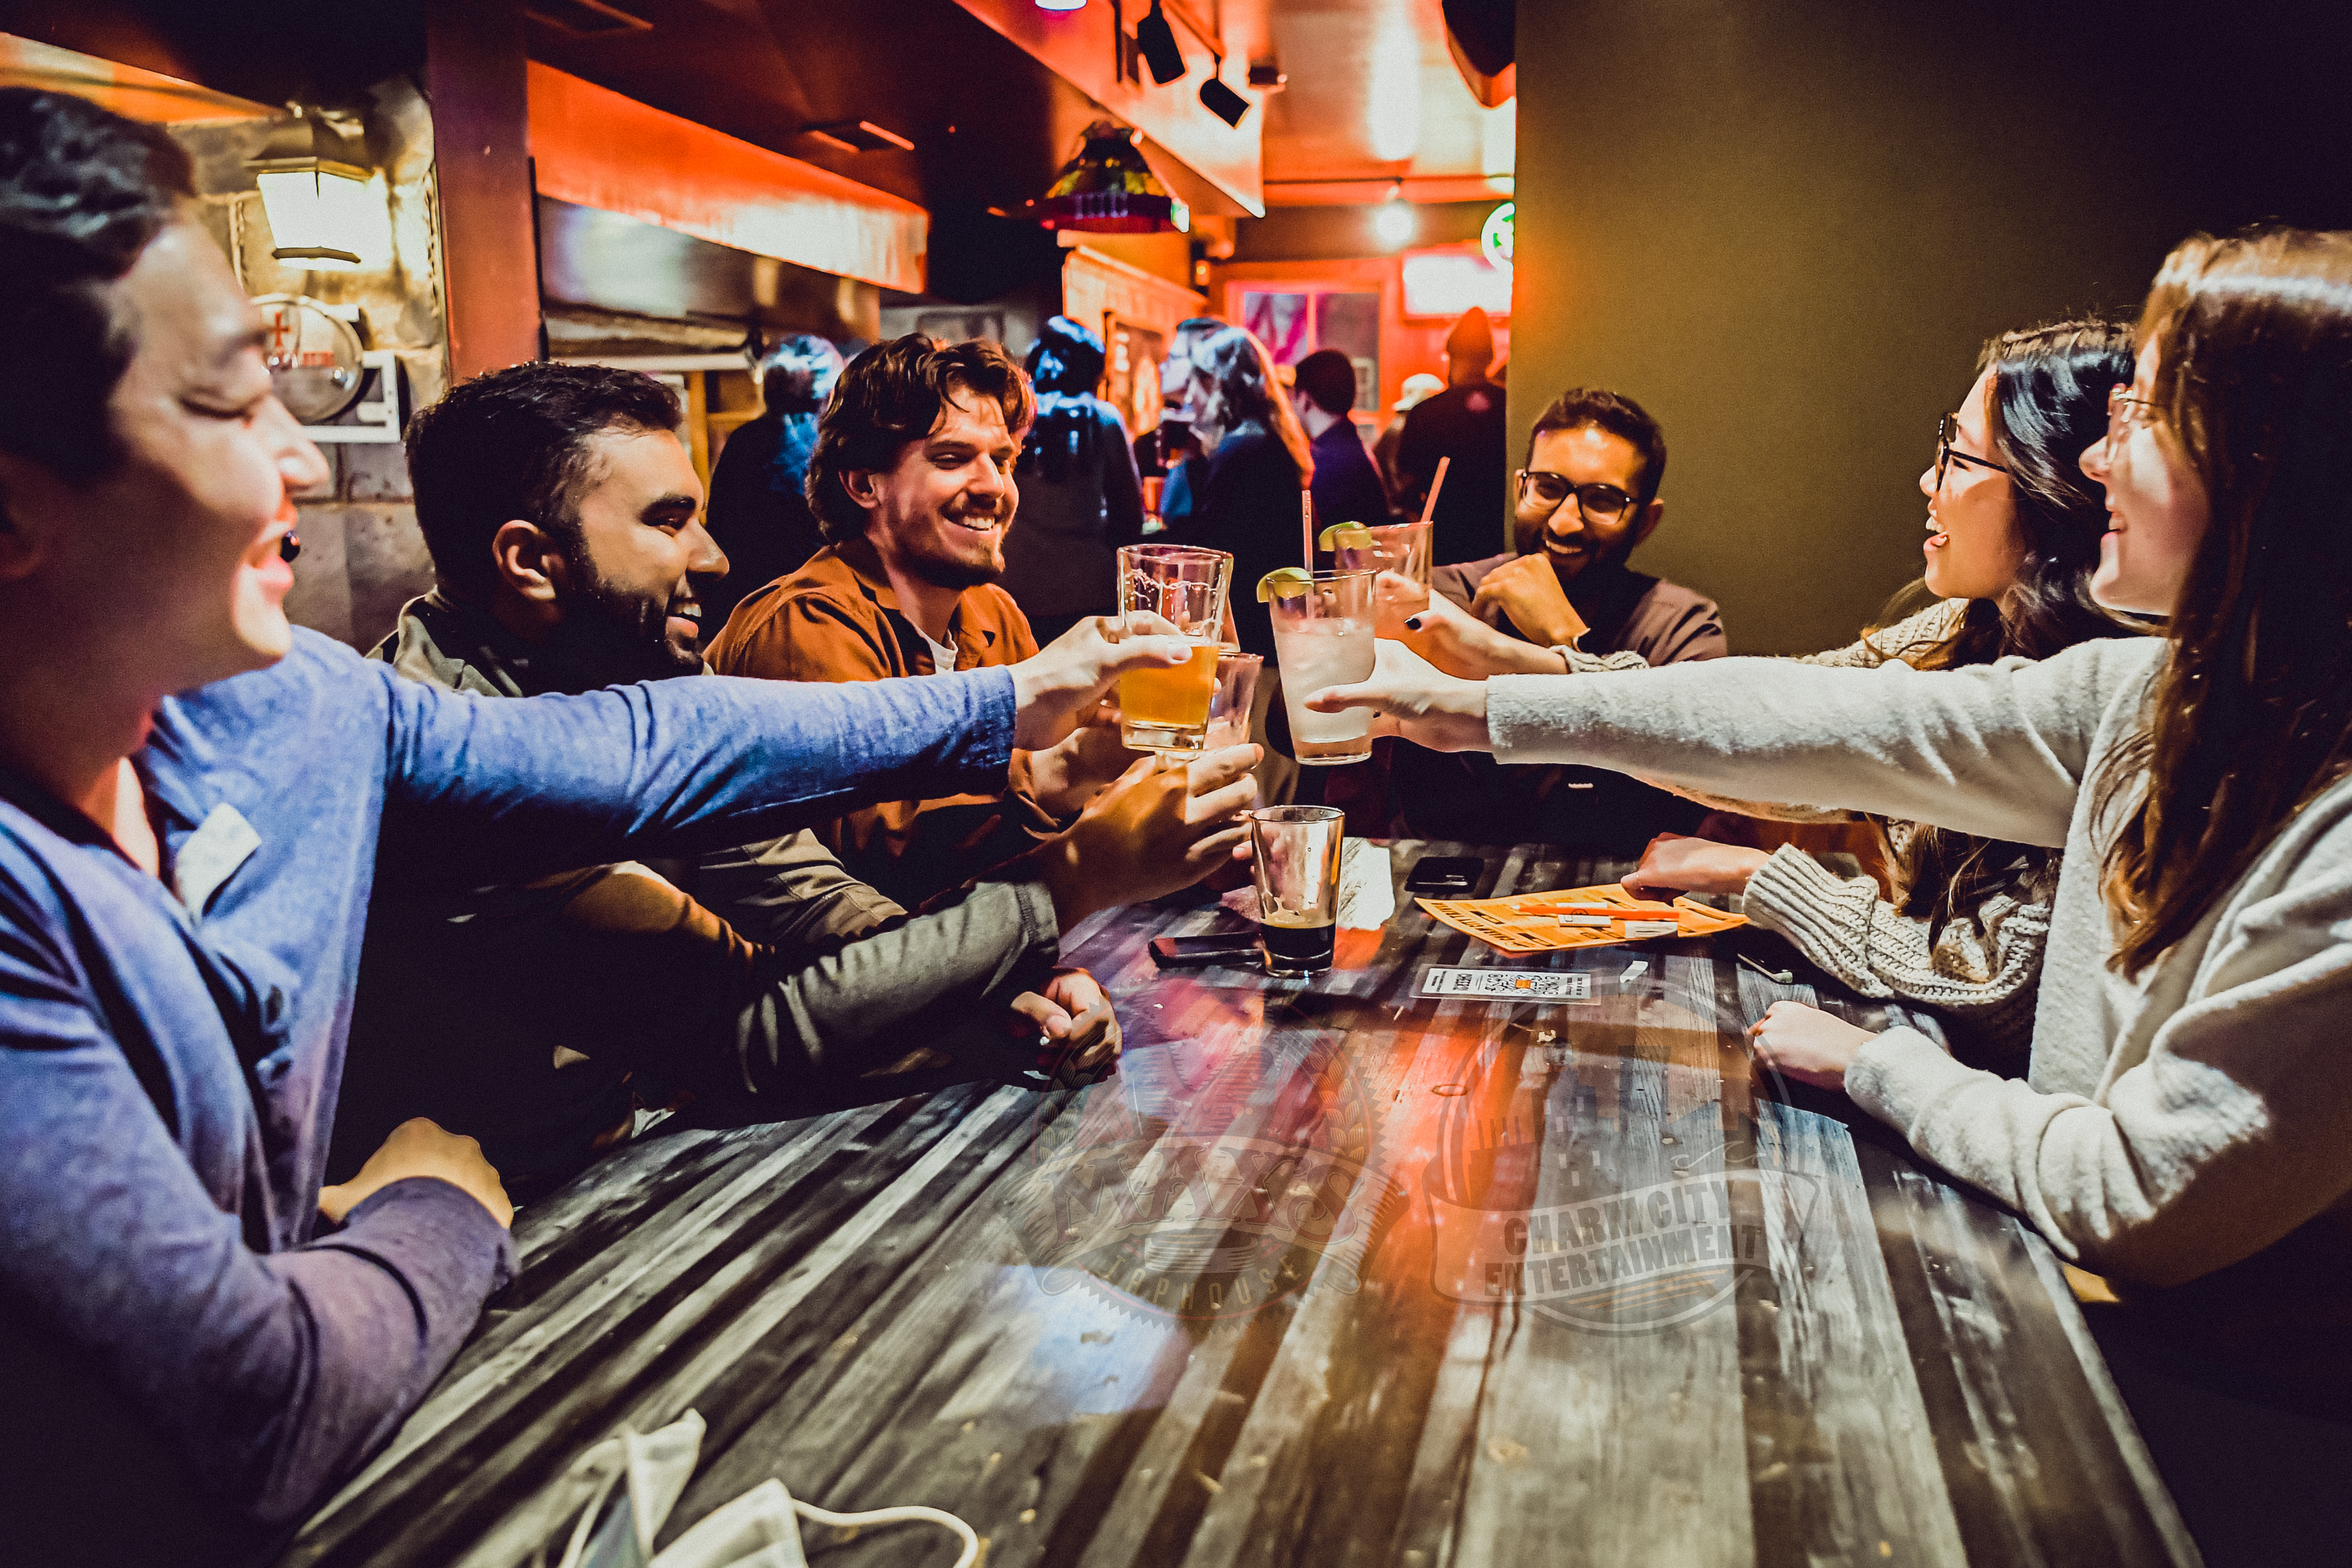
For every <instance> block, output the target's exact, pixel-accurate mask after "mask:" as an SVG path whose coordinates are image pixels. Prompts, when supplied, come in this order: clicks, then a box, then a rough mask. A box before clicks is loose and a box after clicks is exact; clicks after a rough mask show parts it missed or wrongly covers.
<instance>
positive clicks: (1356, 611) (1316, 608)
mask: <svg viewBox="0 0 2352 1568" xmlns="http://www.w3.org/2000/svg"><path fill="white" fill-rule="evenodd" d="M1301 589H1302V591H1300V592H1297V593H1293V594H1288V595H1283V596H1281V597H1278V598H1275V599H1271V600H1269V601H1267V605H1266V607H1267V609H1268V610H1270V611H1271V612H1272V613H1273V616H1274V657H1275V661H1276V664H1277V666H1278V667H1279V668H1281V671H1282V700H1283V702H1284V704H1285V705H1286V708H1287V709H1288V710H1289V713H1290V742H1291V748H1290V754H1291V755H1292V756H1293V757H1295V758H1297V760H1298V761H1299V762H1300V763H1304V764H1307V765H1308V766H1312V767H1329V766H1333V765H1336V764H1338V763H1360V762H1362V761H1363V760H1364V759H1365V758H1367V757H1369V756H1370V755H1371V754H1372V712H1371V710H1370V709H1369V708H1352V709H1349V710H1348V711H1346V712H1344V713H1311V712H1309V711H1307V709H1306V708H1305V707H1304V706H1303V703H1304V702H1305V700H1306V699H1307V697H1309V696H1311V695H1313V694H1314V693H1315V692H1317V691H1318V690H1320V689H1323V688H1324V687H1326V686H1346V685H1349V684H1352V683H1353V682H1356V681H1359V680H1363V679H1368V678H1369V677H1370V675H1371V673H1372V618H1373V612H1374V607H1375V606H1374V602H1373V596H1372V574H1370V572H1318V573H1316V574H1314V576H1313V577H1312V578H1311V579H1309V580H1308V581H1307V583H1306V584H1302V585H1301ZM1130 743H1131V742H1130Z"/></svg>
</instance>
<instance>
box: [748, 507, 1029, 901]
mask: <svg viewBox="0 0 2352 1568" xmlns="http://www.w3.org/2000/svg"><path fill="white" fill-rule="evenodd" d="M948 639H949V641H950V642H952V643H953V644H954V645H955V649H956V668H958V669H981V668H989V667H992V666H998V665H1009V664H1018V663H1019V662H1020V661H1021V660H1023V659H1024V658H1028V657H1030V655H1032V654H1034V653H1035V652H1036V651H1037V641H1036V638H1035V637H1033V636H1032V635H1031V634H1030V630H1029V622H1028V619H1027V617H1025V616H1023V615H1022V613H1021V607H1020V606H1019V605H1015V604H1014V603H1013V595H1010V594H1008V593H1006V592H1005V591H1004V590H1003V589H1002V588H1000V587H998V586H996V585H995V584H982V585H981V586H979V587H974V588H967V589H965V590H964V592H963V594H962V595H961V597H960V598H959V599H958V600H957V602H956V607H955V612H954V614H953V615H951V616H950V617H949V619H948ZM708 657H709V662H710V666H711V668H714V669H716V670H717V671H719V674H721V675H749V676H759V677H761V678H763V679H769V680H824V681H849V680H881V679H887V678H890V677H894V676H908V675H929V674H932V673H934V670H935V667H934V664H933V661H932V658H931V649H930V645H929V643H928V642H926V641H925V640H924V638H923V635H922V634H921V633H920V632H919V631H918V630H916V629H915V626H914V623H912V622H911V621H909V620H908V619H907V617H906V616H905V615H904V614H903V613H902V612H901V611H900V610H899V608H898V595H897V594H896V593H895V592H894V591H893V590H892V589H891V586H890V579H889V578H888V577H887V575H886V574H884V572H883V570H882V563H881V559H880V557H879V556H877V554H876V553H875V551H874V547H873V545H871V544H870V543H868V542H866V541H865V540H863V539H856V540H852V541H850V542H847V543H845V544H834V545H828V546H826V547H825V548H824V549H823V550H820V551H818V552H816V554H815V555H814V556H813V557H811V558H810V560H809V562H808V564H806V565H805V566H803V567H802V568H801V569H800V570H799V571H798V572H795V573H793V574H791V575H790V576H786V577H780V578H778V579H777V580H776V581H774V582H772V583H771V584H768V585H767V586H766V587H764V588H761V590H759V591H758V592H757V593H755V594H752V595H751V596H750V597H748V598H746V599H745V600H744V601H743V602H742V603H741V604H740V605H737V606H736V607H735V613H734V614H733V615H731V616H729V617H728V620H727V625H726V626H725V627H724V628H723V629H722V630H721V631H720V632H719V637H718V638H717V640H716V641H714V642H713V643H712V644H711V645H710V647H709V650H708ZM1064 826H1066V823H1064V822H1062V821H1060V820H1058V819H1056V818H1055V816H1053V815H1052V814H1051V813H1049V812H1048V811H1046V810H1045V807H1044V806H1043V805H1039V804H1038V801H1037V798H1036V795H1035V794H1034V790H1033V787H1032V782H1031V774H1030V769H1029V753H1028V752H1018V751H1016V752H1013V765H1012V768H1011V771H1010V773H1009V775H1008V787H1007V788H1006V790H1005V793H1004V794H1003V795H950V796H947V797H945V798H943V799H938V800H898V801H889V802H887V803H885V804H883V805H873V806H867V807H866V808H865V809H863V810H861V811H856V812H853V813H851V814H850V815H849V816H844V817H838V818H835V820H834V821H832V822H830V823H827V824H824V826H819V827H817V828H816V829H815V832H816V835H817V837H819V838H821V839H822V840H824V844H825V846H826V847H828V848H830V849H831V850H832V851H833V852H834V853H835V855H836V856H837V857H839V858H840V859H841V861H842V863H843V864H844V865H845V866H846V867H847V868H849V870H850V874H851V875H852V876H855V877H856V878H858V879H860V880H862V881H865V882H867V883H869V884H871V885H872V886H874V887H876V888H878V889H881V890H882V891H883V892H884V893H886V894H887V895H888V896H889V897H890V898H892V899H895V900H898V902H900V903H902V904H904V905H906V906H907V907H908V908H909V909H913V908H916V907H918V906H919V905H920V904H922V903H923V901H924V900H928V899H929V898H930V897H931V896H932V895H933V894H935V893H938V892H940V891H942V890H944V889H949V888H953V887H957V886H960V885H961V884H962V883H963V882H964V881H966V880H968V879H971V878H972V877H974V876H977V875H978V874H980V873H981V872H982V871H985V870H988V869H989V868H992V867H994V866H997V865H1000V864H1002V863H1003V861H1005V860H1007V859H1009V858H1012V857H1013V856H1015V855H1018V854H1020V853H1022V852H1023V851H1024V850H1026V849H1028V848H1029V847H1031V846H1033V845H1034V844H1036V843H1037V842H1039V841H1040V840H1042V839H1045V838H1047V837H1052V836H1053V835H1054V834H1055V833H1056V832H1059V831H1060V830H1061V828H1062V827H1064Z"/></svg>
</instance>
